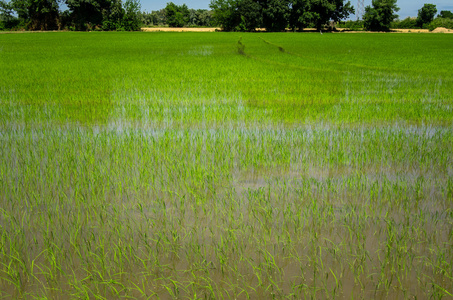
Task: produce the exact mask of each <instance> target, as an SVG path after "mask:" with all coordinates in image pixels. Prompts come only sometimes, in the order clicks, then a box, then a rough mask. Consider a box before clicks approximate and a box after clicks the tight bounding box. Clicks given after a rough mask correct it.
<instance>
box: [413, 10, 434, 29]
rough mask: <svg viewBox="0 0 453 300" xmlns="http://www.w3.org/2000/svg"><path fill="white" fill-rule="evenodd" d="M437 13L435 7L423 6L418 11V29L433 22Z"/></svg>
mask: <svg viewBox="0 0 453 300" xmlns="http://www.w3.org/2000/svg"><path fill="white" fill-rule="evenodd" d="M436 13H437V8H436V5H434V4H425V5H423V7H422V8H421V9H419V10H418V16H417V25H418V26H419V27H424V26H427V25H428V24H429V23H431V22H432V21H433V20H434V16H435V15H436Z"/></svg>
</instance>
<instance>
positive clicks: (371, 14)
mask: <svg viewBox="0 0 453 300" xmlns="http://www.w3.org/2000/svg"><path fill="white" fill-rule="evenodd" d="M396 1H397V0H373V1H372V5H373V6H372V7H371V6H369V5H368V6H367V7H365V14H364V15H363V21H364V26H365V29H367V30H371V31H389V30H390V25H391V23H392V21H393V20H395V19H396V18H397V17H398V15H396V14H395V12H397V11H399V7H398V6H397V5H396Z"/></svg>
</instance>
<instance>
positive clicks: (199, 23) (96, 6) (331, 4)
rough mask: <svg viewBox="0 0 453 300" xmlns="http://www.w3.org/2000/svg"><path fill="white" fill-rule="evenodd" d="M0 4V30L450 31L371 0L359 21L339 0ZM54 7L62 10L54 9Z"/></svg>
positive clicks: (384, 0)
mask: <svg viewBox="0 0 453 300" xmlns="http://www.w3.org/2000/svg"><path fill="white" fill-rule="evenodd" d="M7 1H8V0H0V30H3V29H14V28H16V29H20V28H23V29H28V30H55V29H57V30H62V29H66V30H139V29H140V28H141V27H142V26H170V27H212V26H219V27H221V28H222V29H223V30H225V31H254V30H256V29H257V28H265V29H266V30H267V31H284V30H287V29H288V28H289V29H291V30H294V31H296V30H302V29H303V28H307V27H309V28H313V27H314V28H317V29H318V30H321V29H325V28H326V27H329V28H335V26H337V27H347V28H350V29H353V30H356V29H358V30H362V29H365V30H371V31H388V30H390V29H391V28H407V29H412V28H429V29H434V28H436V27H447V28H453V13H452V12H450V11H441V12H440V14H439V15H438V16H437V17H436V18H435V14H436V13H437V9H436V5H434V4H425V5H424V6H423V7H422V8H421V9H420V10H419V11H418V16H417V18H406V19H404V20H402V21H400V20H398V15H396V12H397V11H398V10H399V8H398V6H397V4H396V2H397V0H372V5H369V6H367V7H366V8H365V14H364V16H363V20H357V21H351V20H349V21H346V22H342V20H344V19H346V18H348V16H350V15H351V14H354V7H353V6H352V5H351V3H350V1H345V0H211V3H210V8H211V10H207V9H197V10H195V9H190V8H188V7H187V5H186V4H183V5H176V4H174V3H173V2H169V3H167V6H166V7H165V8H163V9H161V10H158V11H152V12H151V13H148V12H141V11H140V3H139V0H124V2H123V0H9V1H8V2H7ZM60 4H65V6H66V7H67V8H68V9H67V10H65V11H61V10H60Z"/></svg>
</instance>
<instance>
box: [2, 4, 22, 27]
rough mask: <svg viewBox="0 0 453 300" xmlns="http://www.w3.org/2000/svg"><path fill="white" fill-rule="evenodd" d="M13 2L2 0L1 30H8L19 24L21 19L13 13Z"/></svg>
mask: <svg viewBox="0 0 453 300" xmlns="http://www.w3.org/2000/svg"><path fill="white" fill-rule="evenodd" d="M13 11H14V10H13V8H12V7H11V3H8V2H6V1H4V0H0V30H7V29H11V28H14V27H16V26H17V25H19V22H20V21H19V19H18V18H16V17H15V16H14V15H13Z"/></svg>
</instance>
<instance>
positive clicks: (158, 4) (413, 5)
mask: <svg viewBox="0 0 453 300" xmlns="http://www.w3.org/2000/svg"><path fill="white" fill-rule="evenodd" d="M350 1H351V3H352V5H354V7H356V6H357V0H350ZM168 2H173V3H175V4H178V5H181V4H186V5H187V6H188V7H189V8H194V9H199V8H201V9H209V3H211V1H210V0H140V3H141V5H142V11H147V12H151V11H152V10H159V9H162V8H165V6H166V5H167V3H168ZM425 3H431V4H435V5H436V7H437V11H438V12H440V11H441V10H449V11H452V12H453V0H398V1H397V5H398V6H399V8H400V11H399V12H397V14H398V15H399V18H400V19H401V20H402V19H404V18H407V17H416V16H417V14H418V10H419V9H420V8H422V7H423V4H425ZM364 4H365V6H367V5H371V0H365V1H364ZM351 19H354V18H351Z"/></svg>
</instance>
